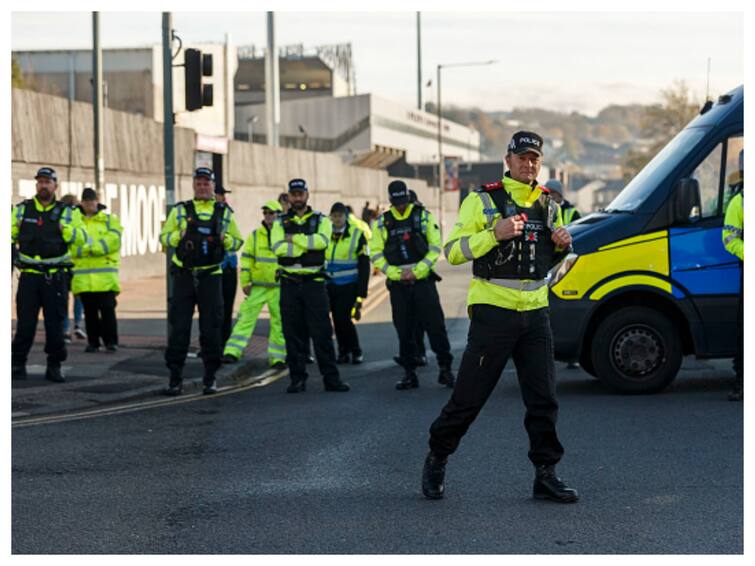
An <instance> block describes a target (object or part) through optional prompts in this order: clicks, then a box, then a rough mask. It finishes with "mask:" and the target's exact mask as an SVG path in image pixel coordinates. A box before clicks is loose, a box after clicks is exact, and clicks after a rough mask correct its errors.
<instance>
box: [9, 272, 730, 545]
mask: <svg viewBox="0 0 755 566" xmlns="http://www.w3.org/2000/svg"><path fill="white" fill-rule="evenodd" d="M441 273H442V274H443V276H444V278H445V280H444V282H443V283H441V289H442V295H443V300H444V308H445V311H446V316H447V318H448V326H449V333H450V335H451V342H452V344H453V345H454V346H455V347H456V350H455V354H457V362H458V354H460V350H461V349H462V348H463V344H464V336H465V333H466V328H467V322H466V319H465V318H464V316H465V315H464V299H465V288H466V282H467V275H466V272H465V270H462V269H451V268H449V267H448V266H447V265H443V266H442V267H441ZM389 310H390V309H389V306H388V303H387V302H386V303H384V304H383V306H382V307H381V308H377V309H375V310H374V311H373V312H371V313H370V314H369V315H368V316H367V317H366V320H365V321H364V322H363V323H362V324H361V325H360V328H359V330H360V335H361V338H362V341H363V347H364V349H365V357H366V358H367V362H368V363H366V364H364V365H363V366H361V367H357V368H353V367H348V368H346V369H345V370H344V372H343V374H344V378H345V380H347V381H348V382H349V383H351V385H352V391H351V392H350V393H346V394H338V393H325V392H323V391H322V386H321V381H320V379H319V376H318V375H317V372H316V370H314V368H313V370H314V371H313V372H312V375H311V376H310V381H309V387H308V391H307V392H306V393H304V394H299V395H287V394H286V393H285V387H286V385H287V383H286V381H287V380H286V379H283V380H279V381H277V382H274V383H272V384H270V385H268V386H266V387H262V388H258V389H254V390H250V391H246V392H244V393H239V394H236V395H228V396H225V397H222V398H217V399H203V400H201V401H197V402H190V403H185V404H182V405H177V406H173V407H162V408H158V409H150V410H145V411H140V412H135V413H129V414H124V415H115V416H107V417H100V418H94V419H89V420H82V421H74V422H68V423H59V424H54V425H44V426H35V427H29V428H20V429H14V430H13V439H12V440H13V458H12V466H13V472H12V513H13V515H12V551H13V552H14V553H264V554H277V553H741V552H742V551H743V503H742V500H743V499H742V498H743V430H742V427H743V423H742V404H741V403H730V402H727V401H726V400H725V397H726V390H727V382H726V381H725V380H724V379H722V376H724V375H726V372H725V371H724V372H722V371H721V370H718V369H716V367H718V366H716V367H711V366H708V365H706V364H698V363H694V362H693V363H691V364H690V365H688V369H687V370H686V371H685V372H684V373H685V375H684V377H683V378H680V379H679V380H677V381H676V382H675V383H674V385H673V386H672V387H671V388H670V389H669V390H667V391H666V392H664V393H662V394H658V395H654V396H642V397H625V396H617V395H614V394H612V393H610V392H609V391H608V390H606V389H605V388H604V387H603V386H602V385H601V384H600V383H599V382H597V381H596V380H594V379H593V378H591V377H590V376H588V375H587V374H585V373H583V372H582V371H575V370H565V369H563V364H559V395H560V403H561V412H560V417H559V434H560V437H561V441H562V443H563V444H564V446H565V448H566V456H565V458H564V460H563V461H562V462H561V464H560V465H559V468H558V469H559V474H560V475H561V476H562V477H563V478H564V479H565V480H567V481H568V482H569V483H570V484H572V485H573V486H574V487H576V488H577V489H578V490H579V491H580V493H581V495H582V500H581V501H580V502H579V503H577V504H575V505H566V506H560V505H557V504H553V503H549V502H542V501H537V502H536V501H534V500H532V499H531V498H530V490H531V482H532V468H531V465H530V464H529V461H528V460H527V455H526V454H527V437H526V434H525V432H524V428H523V425H522V419H523V416H524V408H523V405H522V402H521V398H520V394H519V389H518V385H517V383H516V378H515V375H514V373H513V371H512V369H511V368H507V369H506V371H505V372H504V375H503V378H502V380H501V383H500V384H499V386H498V388H497V390H496V391H495V392H494V394H493V396H492V397H491V399H490V402H489V403H488V405H487V406H486V407H485V409H484V410H483V412H482V413H481V415H480V417H479V419H478V420H477V422H476V423H475V424H474V425H473V427H472V428H471V429H470V431H469V433H468V435H467V436H466V438H465V439H464V441H463V442H462V445H461V447H460V449H459V451H458V452H457V453H456V454H455V455H454V456H452V458H451V459H450V461H449V465H448V473H447V485H446V489H447V493H446V498H445V499H444V500H441V501H428V500H425V499H424V498H423V497H422V495H421V491H420V474H421V469H422V462H423V459H424V456H425V453H426V450H427V429H428V427H429V425H430V423H431V422H432V420H433V419H434V418H435V416H436V415H437V413H438V412H439V410H440V408H441V407H442V406H443V404H444V402H445V401H446V399H447V398H448V395H449V390H448V389H444V388H442V387H440V386H438V385H437V384H436V383H435V377H436V373H435V368H434V365H431V368H426V369H424V370H423V371H422V372H421V374H420V379H421V387H420V388H419V389H417V390H413V391H408V392H399V391H396V390H395V389H394V388H393V384H394V382H395V381H396V379H397V378H398V377H399V372H398V371H397V370H398V368H397V367H396V366H394V365H393V363H392V362H391V361H390V357H391V356H392V355H393V354H394V353H395V352H396V350H397V346H396V338H395V334H394V331H393V328H392V326H391V325H390V323H389V316H390V312H389ZM310 367H312V366H310ZM455 367H456V363H455Z"/></svg>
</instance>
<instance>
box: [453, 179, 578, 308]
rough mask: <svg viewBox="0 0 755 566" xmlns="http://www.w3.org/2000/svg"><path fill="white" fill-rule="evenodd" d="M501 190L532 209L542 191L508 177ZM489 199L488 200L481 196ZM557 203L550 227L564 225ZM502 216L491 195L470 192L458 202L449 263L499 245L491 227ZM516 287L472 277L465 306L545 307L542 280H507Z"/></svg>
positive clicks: (544, 289)
mask: <svg viewBox="0 0 755 566" xmlns="http://www.w3.org/2000/svg"><path fill="white" fill-rule="evenodd" d="M503 185H504V189H503V190H506V191H508V192H509V194H510V195H511V198H512V199H513V200H514V202H515V203H516V204H517V205H518V206H520V207H524V208H531V207H532V205H533V204H534V203H535V202H536V201H537V199H538V198H539V197H540V195H541V194H542V191H541V190H540V189H539V188H537V187H534V188H533V187H532V186H530V185H527V184H526V183H520V182H519V181H516V180H514V179H512V178H511V177H508V176H507V177H504V178H503ZM486 197H487V199H488V200H489V202H488V203H485V202H484V199H486ZM553 204H554V205H555V206H556V218H554V221H553V226H554V228H557V227H559V226H563V224H564V223H563V219H562V218H561V208H560V207H559V206H558V205H557V204H556V203H555V202H554V203H553ZM500 217H501V214H500V212H498V209H497V208H496V206H495V204H494V203H493V201H492V198H491V197H490V195H488V194H486V193H479V192H473V193H470V194H469V195H468V196H467V198H465V199H464V202H462V203H461V209H460V210H459V216H458V218H457V219H456V223H455V224H454V227H453V230H452V231H451V233H450V234H449V236H448V240H447V242H446V244H445V246H444V250H445V253H446V258H447V259H448V262H449V263H450V264H452V265H461V264H462V263H466V262H468V261H472V260H474V259H477V258H480V257H482V256H484V255H485V254H486V253H488V252H489V251H490V250H492V249H493V248H495V247H496V246H497V245H498V241H497V240H496V239H495V234H494V233H493V227H494V226H495V223H496V222H497V221H498V219H499V218H500ZM507 283H510V284H512V286H513V285H517V284H518V286H519V288H510V287H503V286H501V285H497V284H496V283H493V282H490V281H486V280H484V279H478V278H473V279H472V282H471V283H470V284H469V292H468V294H467V305H474V304H488V305H494V306H497V307H501V308H504V309H510V310H515V311H527V310H534V309H539V308H543V307H547V306H548V285H547V284H546V283H545V281H533V280H531V279H523V280H521V281H518V280H516V279H512V280H510V282H508V281H507Z"/></svg>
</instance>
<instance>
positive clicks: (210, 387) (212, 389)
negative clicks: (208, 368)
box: [202, 376, 218, 395]
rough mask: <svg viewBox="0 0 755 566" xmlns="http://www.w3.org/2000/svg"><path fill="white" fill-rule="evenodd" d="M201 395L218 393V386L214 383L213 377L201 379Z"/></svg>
mask: <svg viewBox="0 0 755 566" xmlns="http://www.w3.org/2000/svg"><path fill="white" fill-rule="evenodd" d="M202 385H204V388H203V389H202V395H214V394H215V393H217V392H218V384H217V383H216V382H215V376H211V377H204V378H203V379H202Z"/></svg>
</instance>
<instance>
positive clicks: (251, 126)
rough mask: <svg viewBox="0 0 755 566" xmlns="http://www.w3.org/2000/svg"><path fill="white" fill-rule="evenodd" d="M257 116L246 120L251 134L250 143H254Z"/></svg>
mask: <svg viewBox="0 0 755 566" xmlns="http://www.w3.org/2000/svg"><path fill="white" fill-rule="evenodd" d="M257 120H258V118H257V115H256V114H255V115H253V116H249V118H247V119H246V127H247V131H248V132H249V143H254V125H255V124H256V123H257Z"/></svg>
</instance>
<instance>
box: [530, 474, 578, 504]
mask: <svg viewBox="0 0 755 566" xmlns="http://www.w3.org/2000/svg"><path fill="white" fill-rule="evenodd" d="M532 497H534V498H535V499H549V500H551V501H557V502H558V503H574V502H576V501H579V494H577V491H576V490H575V489H572V488H570V487H568V486H567V485H566V484H565V483H564V482H562V481H561V480H560V479H559V478H558V476H556V466H554V465H550V466H546V465H541V466H535V483H534V484H533V486H532Z"/></svg>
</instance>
